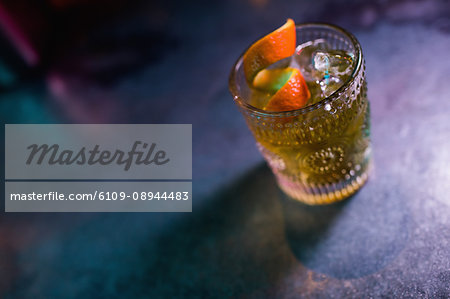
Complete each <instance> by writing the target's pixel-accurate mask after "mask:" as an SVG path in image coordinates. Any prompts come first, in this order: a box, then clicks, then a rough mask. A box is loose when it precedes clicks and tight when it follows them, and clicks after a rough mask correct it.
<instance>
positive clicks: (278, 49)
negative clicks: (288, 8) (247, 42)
mask: <svg viewBox="0 0 450 299" xmlns="http://www.w3.org/2000/svg"><path fill="white" fill-rule="evenodd" d="M295 46H296V33H295V23H294V21H293V20H292V19H288V20H287V21H286V23H285V24H284V25H283V26H281V27H280V28H278V29H277V30H275V31H273V32H272V33H269V34H268V35H266V36H264V37H263V38H261V39H260V40H258V41H257V42H255V43H254V44H253V45H251V46H250V48H248V50H247V51H246V52H245V54H244V58H243V63H244V74H245V78H246V79H247V82H249V83H250V84H253V79H254V78H255V76H256V75H257V74H258V73H259V72H260V71H261V70H263V69H265V68H266V67H268V66H269V65H271V64H273V63H275V62H277V61H278V60H281V59H283V58H287V57H289V56H292V55H293V54H294V52H295Z"/></svg>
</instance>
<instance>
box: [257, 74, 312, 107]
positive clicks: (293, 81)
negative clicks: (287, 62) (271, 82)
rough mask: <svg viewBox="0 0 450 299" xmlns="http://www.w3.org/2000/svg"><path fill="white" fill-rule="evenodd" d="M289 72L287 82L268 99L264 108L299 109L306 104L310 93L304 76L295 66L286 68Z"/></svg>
mask: <svg viewBox="0 0 450 299" xmlns="http://www.w3.org/2000/svg"><path fill="white" fill-rule="evenodd" d="M286 71H289V72H291V75H290V76H289V79H288V80H287V82H286V83H285V84H284V85H283V87H281V88H280V89H279V90H278V91H277V92H276V93H275V94H274V95H273V96H272V97H271V98H270V100H269V102H268V103H267V105H266V107H264V110H267V111H275V112H280V111H290V110H296V109H300V108H302V107H303V106H305V105H306V102H307V101H308V100H309V98H310V96H311V93H310V92H309V89H308V85H306V81H305V78H303V76H302V74H301V72H300V71H299V70H298V69H295V68H286Z"/></svg>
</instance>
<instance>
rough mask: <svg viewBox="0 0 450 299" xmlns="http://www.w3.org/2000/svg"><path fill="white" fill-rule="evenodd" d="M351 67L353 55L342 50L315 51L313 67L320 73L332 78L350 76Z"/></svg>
mask: <svg viewBox="0 0 450 299" xmlns="http://www.w3.org/2000/svg"><path fill="white" fill-rule="evenodd" d="M352 66H353V53H349V52H347V51H343V50H328V51H322V50H319V51H315V52H314V53H313V67H314V69H315V70H317V71H319V72H320V73H324V74H330V75H333V76H342V75H350V74H351V72H352Z"/></svg>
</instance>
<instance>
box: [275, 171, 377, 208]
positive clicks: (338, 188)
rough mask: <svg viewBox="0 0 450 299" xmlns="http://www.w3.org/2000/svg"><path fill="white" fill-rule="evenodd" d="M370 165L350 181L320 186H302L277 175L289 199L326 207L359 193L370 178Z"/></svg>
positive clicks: (280, 185) (279, 184) (279, 183)
mask: <svg viewBox="0 0 450 299" xmlns="http://www.w3.org/2000/svg"><path fill="white" fill-rule="evenodd" d="M370 168H371V167H370V163H369V166H368V167H365V169H364V171H361V172H360V173H358V174H356V175H355V176H353V177H352V178H351V179H349V180H345V181H343V182H339V183H335V184H326V185H320V186H314V185H308V186H306V185H305V184H302V183H300V182H294V181H292V180H289V179H287V178H284V177H282V176H280V175H279V174H278V175H277V182H278V186H279V187H280V188H281V190H283V191H284V193H286V194H287V195H288V196H289V197H291V198H292V199H294V200H298V201H300V202H302V203H305V204H307V205H326V204H331V203H335V202H338V201H341V200H344V199H346V198H348V197H350V196H351V195H353V194H354V193H356V191H358V190H359V189H360V188H361V187H362V186H363V185H364V184H365V183H366V181H367V179H368V177H369V175H368V174H369V170H370Z"/></svg>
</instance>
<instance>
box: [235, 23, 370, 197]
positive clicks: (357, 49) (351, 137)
mask: <svg viewBox="0 0 450 299" xmlns="http://www.w3.org/2000/svg"><path fill="white" fill-rule="evenodd" d="M296 34H297V44H298V45H300V44H303V43H306V42H308V41H313V40H318V39H323V40H325V41H326V42H327V43H328V45H329V47H330V48H331V50H344V51H347V52H350V53H353V57H354V63H353V66H352V68H353V69H352V72H351V75H350V76H349V78H348V79H347V80H346V81H345V82H344V84H343V85H342V86H341V87H340V88H339V89H337V90H336V91H335V92H333V93H332V94H331V95H330V96H328V97H326V98H324V99H322V100H320V101H318V102H316V103H315V104H312V105H309V106H305V107H303V108H300V109H297V110H292V111H283V112H270V111H265V110H262V109H259V108H256V107H254V106H252V105H250V104H249V102H250V97H251V95H252V90H251V88H250V87H249V86H248V84H247V82H246V79H245V76H244V71H243V63H242V61H243V55H241V57H240V58H239V59H238V60H237V62H236V63H235V65H234V66H233V69H232V71H231V74H230V78H229V88H230V91H231V93H232V95H233V97H234V101H235V103H236V104H237V106H238V107H239V109H240V111H241V112H242V114H243V115H244V117H245V119H246V122H247V124H248V127H249V128H250V130H251V131H252V133H253V136H254V137H255V139H256V143H257V147H258V149H259V151H260V152H261V154H262V155H263V156H264V158H265V160H266V161H267V163H268V164H269V166H270V168H271V169H272V171H273V173H274V174H275V177H276V180H277V183H278V185H279V186H280V188H281V189H282V190H283V191H284V192H285V193H286V194H287V195H289V196H290V197H292V198H294V199H296V200H299V201H301V202H303V203H306V204H310V205H319V204H328V203H333V202H336V201H339V200H342V199H345V198H347V197H349V196H350V195H352V194H354V193H355V192H356V191H358V190H359V189H360V188H361V186H363V185H364V183H365V182H366V180H367V178H368V172H369V169H370V165H371V163H370V162H371V146H370V107H369V102H368V100H367V84H366V79H365V66H364V59H363V54H362V51H361V46H360V44H359V42H358V41H357V40H356V38H355V37H354V36H353V35H352V34H351V33H349V32H347V31H345V30H344V29H341V28H339V27H337V26H333V25H328V24H318V23H317V24H314V23H309V24H301V25H298V26H296Z"/></svg>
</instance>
